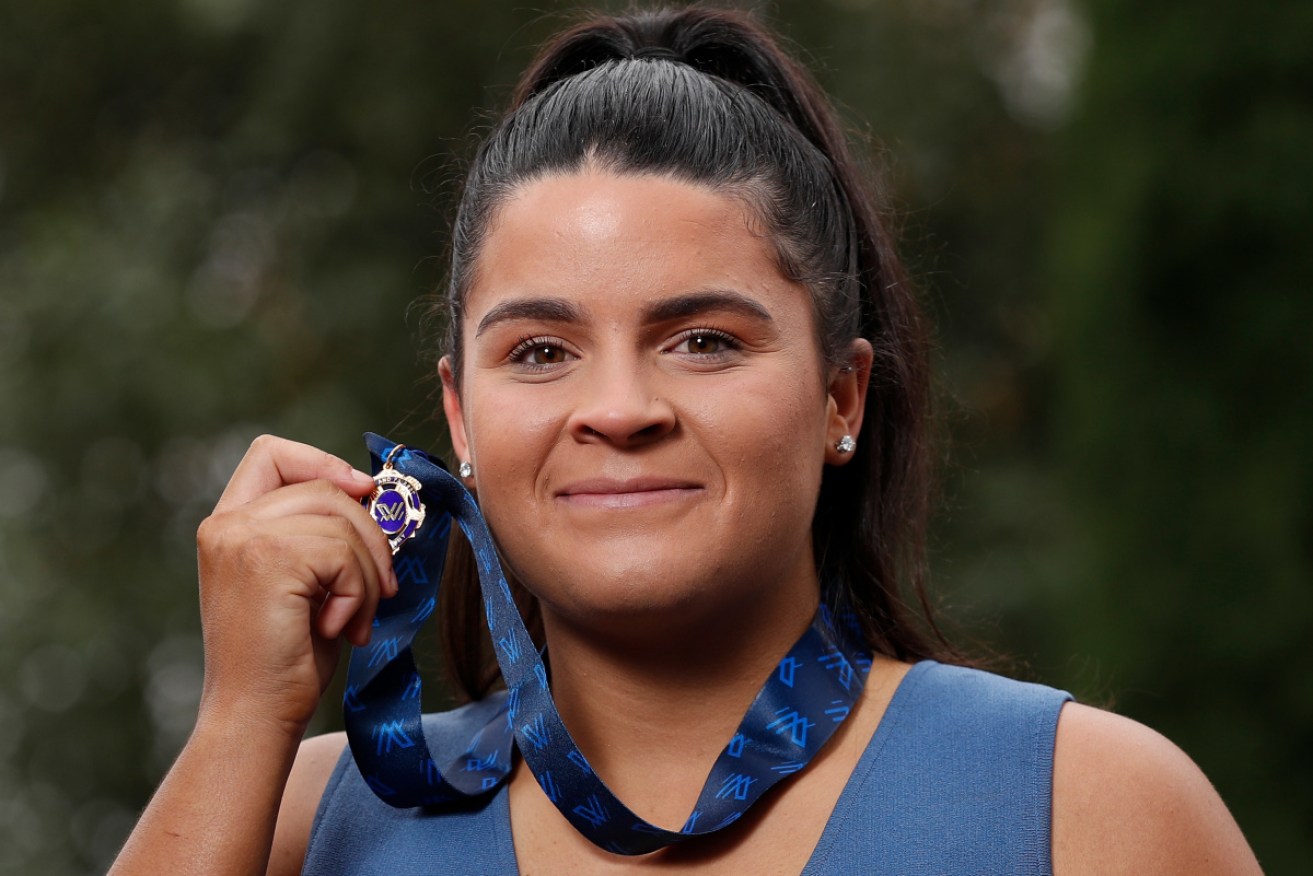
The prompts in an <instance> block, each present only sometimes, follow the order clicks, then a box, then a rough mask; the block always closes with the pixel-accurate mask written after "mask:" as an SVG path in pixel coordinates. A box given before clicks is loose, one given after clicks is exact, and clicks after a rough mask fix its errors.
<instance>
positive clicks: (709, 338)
mask: <svg viewBox="0 0 1313 876" xmlns="http://www.w3.org/2000/svg"><path fill="white" fill-rule="evenodd" d="M724 346H725V341H724V339H722V338H718V337H716V336H715V335H692V336H691V337H689V339H688V351H689V352H690V353H699V354H702V355H706V354H708V353H719V352H720V351H721V350H722V349H723V348H724Z"/></svg>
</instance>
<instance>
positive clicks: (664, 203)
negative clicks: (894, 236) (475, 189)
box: [442, 171, 870, 625]
mask: <svg viewBox="0 0 1313 876" xmlns="http://www.w3.org/2000/svg"><path fill="white" fill-rule="evenodd" d="M751 220H752V217H751V216H750V214H749V213H748V211H747V210H746V209H745V208H744V206H743V205H742V203H741V201H739V200H737V199H735V198H731V197H728V196H725V195H722V194H718V193H715V192H712V191H710V190H709V189H706V188H702V187H698V186H694V185H690V184H687V183H683V182H679V181H676V180H673V179H671V178H668V177H662V176H636V175H619V176H617V175H612V174H608V173H604V172H601V171H586V172H583V173H579V174H572V175H566V176H551V177H546V178H544V179H541V180H538V181H536V182H533V183H530V184H528V185H527V186H525V187H524V188H522V189H520V190H519V191H518V192H517V193H516V194H515V195H514V196H513V197H512V199H511V200H510V201H508V202H507V203H506V204H505V205H504V206H503V207H502V208H501V210H500V211H499V212H498V215H497V217H496V219H495V220H494V222H493V225H492V227H491V228H490V230H489V233H488V235H487V237H486V240H485V243H484V245H483V250H482V252H481V253H480V254H479V262H478V268H477V271H476V279H475V281H474V285H473V287H472V288H471V289H470V291H469V295H468V298H467V300H466V302H465V309H464V313H465V317H464V325H463V326H461V327H460V331H461V332H462V343H463V349H464V359H463V362H462V364H461V370H460V386H459V388H458V387H457V386H455V384H454V382H453V380H454V379H453V377H452V371H451V368H450V363H449V362H446V361H444V363H443V368H442V371H443V381H444V407H445V409H446V412H447V416H448V422H449V425H450V427H451V432H452V440H453V444H454V447H455V450H456V454H457V456H458V457H459V458H460V459H462V460H469V461H470V462H472V463H473V466H474V475H473V485H474V486H475V488H476V489H477V492H478V496H479V501H480V505H481V506H482V508H483V511H484V514H485V515H486V516H487V519H488V522H489V525H490V526H491V528H492V531H493V532H494V533H495V535H496V537H497V541H498V543H499V545H500V546H501V548H502V550H503V552H504V554H505V556H506V557H507V559H508V560H509V562H510V564H511V565H512V567H513V569H514V571H515V573H516V575H517V577H519V578H520V580H522V581H523V582H524V583H525V585H526V586H528V587H529V589H530V590H532V591H533V592H534V593H535V594H536V595H537V596H538V597H539V599H540V600H541V602H542V604H543V610H544V614H545V617H546V618H547V619H548V621H549V624H550V622H551V620H552V617H553V616H556V617H558V618H564V619H570V620H572V621H574V622H577V623H581V624H585V625H586V624H590V623H591V624H595V623H599V622H606V623H608V624H609V623H613V622H616V621H619V620H622V619H623V618H626V617H628V618H630V619H633V620H638V621H640V622H641V621H644V620H652V619H654V618H656V617H658V616H661V617H666V618H667V619H669V618H670V617H673V616H676V615H673V614H672V612H678V613H679V614H678V615H677V616H679V617H683V618H688V619H695V618H699V617H703V618H714V617H724V616H725V615H724V612H726V611H738V612H740V615H739V616H740V617H742V616H744V613H751V612H754V611H763V612H764V611H770V612H779V611H784V612H788V613H790V614H795V615H796V614H798V613H803V614H804V615H808V616H809V614H810V612H811V611H813V610H814V608H815V604H816V599H817V583H816V574H815V570H814V565H813V559H812V553H811V520H812V515H813V511H814V509H815V504H816V498H817V494H818V492H819V488H820V482H821V472H822V468H823V466H824V465H825V464H826V463H827V462H829V463H832V464H839V463H842V462H843V461H845V459H846V457H845V456H844V455H842V454H840V453H838V451H836V450H835V447H834V445H835V443H836V442H837V441H838V440H839V438H840V437H842V436H843V435H845V434H852V435H857V432H858V427H859V426H860V420H861V409H862V400H863V397H864V393H865V379H866V377H865V375H866V373H867V370H868V368H867V366H869V361H870V348H869V345H866V343H865V342H864V341H857V342H855V346H854V353H855V358H854V362H855V364H856V365H857V366H858V367H857V368H855V369H854V370H853V371H844V372H840V371H838V370H837V369H830V368H827V366H826V365H825V364H824V362H823V361H822V357H821V354H820V350H819V346H818V342H817V340H816V330H815V326H814V320H813V316H812V312H811V305H810V301H809V297H808V292H807V290H806V288H805V287H803V286H802V285H800V284H798V283H795V282H792V281H790V280H788V279H787V278H785V277H784V276H783V275H782V274H781V273H780V271H779V268H778V266H777V262H776V259H775V255H774V252H773V251H772V249H771V246H770V242H769V241H768V240H767V239H765V238H764V237H763V236H762V235H761V234H760V233H759V232H757V231H756V230H755V229H754V226H753V223H752V221H751Z"/></svg>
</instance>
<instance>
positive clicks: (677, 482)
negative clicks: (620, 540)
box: [556, 477, 702, 509]
mask: <svg viewBox="0 0 1313 876" xmlns="http://www.w3.org/2000/svg"><path fill="white" fill-rule="evenodd" d="M701 491H702V485H701V484H699V483H696V482H694V481H690V480H686V479H683V478H666V477H638V478H628V479H625V480H616V479H613V478H590V479H587V480H581V481H575V482H573V483H571V484H568V485H566V486H565V487H563V488H561V489H560V490H557V491H556V498H557V499H558V500H560V501H562V502H564V503H566V504H567V505H571V506H576V507H580V508H589V507H591V508H609V509H623V508H642V507H647V506H651V505H660V504H664V503H668V502H678V501H682V500H684V499H688V498H691V497H693V496H695V495H697V494H698V493H700V492H701Z"/></svg>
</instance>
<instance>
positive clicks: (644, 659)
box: [544, 580, 818, 829]
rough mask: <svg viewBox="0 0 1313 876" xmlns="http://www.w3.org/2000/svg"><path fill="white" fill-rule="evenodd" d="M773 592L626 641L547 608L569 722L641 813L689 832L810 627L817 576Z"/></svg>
mask: <svg viewBox="0 0 1313 876" xmlns="http://www.w3.org/2000/svg"><path fill="white" fill-rule="evenodd" d="M774 592H775V593H776V594H777V595H776V596H775V597H774V598H770V599H762V598H758V599H756V600H753V603H752V605H750V606H741V607H740V609H739V610H736V611H735V612H734V613H732V614H726V613H725V612H723V611H721V612H716V613H715V619H712V620H707V621H702V622H690V621H689V620H687V619H686V618H680V619H678V620H675V619H672V618H653V619H648V620H646V621H644V622H642V623H638V624H632V625H630V626H631V627H634V628H637V629H629V630H627V631H626V634H623V635H614V634H613V635H609V636H608V635H599V633H598V631H597V629H595V628H593V629H586V628H583V627H581V626H579V625H578V624H575V623H572V622H570V621H569V620H567V619H565V618H562V617H559V616H556V615H554V614H553V613H552V612H550V610H544V622H545V627H546V632H547V640H548V647H549V654H550V656H551V673H552V693H553V697H554V698H555V700H556V704H557V708H558V709H559V710H560V713H561V717H562V719H563V720H564V721H565V723H566V726H567V727H568V728H569V730H570V734H571V736H573V737H574V740H575V742H576V743H577V744H578V745H579V747H580V749H581V750H582V751H583V752H584V754H585V756H586V757H587V758H588V759H589V762H590V763H591V764H592V766H593V767H594V769H596V770H597V772H598V775H600V776H601V777H602V778H603V779H604V780H605V781H606V782H607V784H608V785H610V787H611V788H612V790H614V791H615V792H616V794H617V795H618V796H619V797H620V798H621V799H622V800H623V801H625V803H626V804H627V805H629V806H630V807H631V808H632V809H633V810H634V811H635V812H636V813H637V814H638V815H640V816H643V817H645V818H647V820H649V821H651V822H653V823H655V824H660V825H662V826H665V827H668V828H672V829H678V828H679V827H680V826H681V825H682V822H683V819H684V818H685V817H686V816H687V815H688V813H689V811H690V810H691V809H692V807H693V804H694V802H695V801H696V799H697V796H698V794H699V793H700V791H701V789H702V785H703V782H704V781H705V779H706V776H707V772H708V771H709V770H710V768H711V765H712V763H713V762H714V761H715V759H716V757H717V756H718V755H719V754H720V752H721V750H722V749H723V748H724V747H725V745H726V744H727V743H728V742H729V740H730V738H731V737H732V736H733V734H734V732H735V730H736V729H737V727H738V725H739V723H740V721H741V720H742V719H743V715H744V713H745V712H746V711H747V710H748V707H749V706H750V705H751V704H752V701H753V699H754V698H755V697H756V695H757V693H758V691H759V690H760V689H761V686H762V684H763V683H764V682H765V680H766V679H767V678H768V677H769V675H770V673H771V672H772V671H773V670H774V668H775V667H776V666H777V665H778V663H779V661H780V660H781V659H782V658H783V657H784V656H785V655H786V654H787V653H788V651H789V649H790V648H791V647H792V646H793V644H794V643H795V642H796V641H797V639H798V638H799V637H800V636H801V635H802V634H803V632H804V631H805V630H806V629H807V627H808V626H809V625H810V624H811V621H812V618H813V617H814V615H815V612H816V607H817V598H818V597H817V587H816V586H815V582H814V580H813V581H812V582H811V585H810V586H808V587H806V588H801V587H797V588H787V587H781V588H779V589H777V590H775V591H774ZM724 617H733V618H734V621H733V622H732V623H727V622H725V621H724V620H723V618H724ZM638 629H646V630H649V631H652V630H654V631H657V634H656V635H647V636H644V635H640V634H639V633H638V631H637V630H638Z"/></svg>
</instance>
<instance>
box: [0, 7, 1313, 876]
mask: <svg viewBox="0 0 1313 876" xmlns="http://www.w3.org/2000/svg"><path fill="white" fill-rule="evenodd" d="M568 9H569V4H565V3H556V4H547V5H546V7H545V9H539V10H529V9H525V8H524V7H522V6H517V5H516V4H513V3H508V2H502V0H485V2H481V3H474V2H460V3H456V2H452V3H442V4H438V3H427V4H419V3H401V2H395V0H391V2H387V0H385V2H379V3H373V4H360V3H353V2H347V0H319V2H316V3H308V2H303V3H293V2H288V3H264V4H259V3H255V2H254V0H176V2H165V0H143V2H139V3H133V4H114V5H112V6H111V5H109V4H98V3H92V2H77V0H48V2H43V3H40V4H20V3H18V2H16V0H0V666H2V667H3V668H4V670H5V671H4V672H3V674H0V789H2V790H0V837H4V839H5V841H4V842H0V871H4V872H22V873H48V874H65V873H81V872H94V871H96V870H97V869H103V867H104V866H105V864H106V863H107V862H108V860H109V859H110V858H111V857H112V855H113V854H114V852H115V850H116V848H117V845H118V843H119V842H120V841H121V840H122V837H123V836H124V835H125V833H126V831H127V830H128V829H129V828H130V826H131V824H132V822H133V820H134V816H135V812H136V811H137V809H138V808H139V807H140V806H141V805H143V803H144V802H145V800H146V798H147V796H148V795H149V793H150V790H151V788H152V787H153V785H154V783H155V782H156V781H157V780H158V778H159V776H160V775H161V773H162V771H163V770H164V769H165V768H166V767H167V765H168V763H169V762H170V760H171V758H172V757H173V755H174V754H175V753H176V751H177V750H178V748H179V747H180V746H181V744H182V742H183V740H184V739H185V737H186V734H187V732H188V730H189V729H190V725H191V721H192V718H193V716H194V708H195V703H196V698H197V695H198V690H199V684H200V679H201V672H202V667H201V649H200V640H199V625H198V621H197V616H196V606H195V585H194V581H195V572H194V546H193V545H194V541H193V538H194V532H195V527H196V524H197V523H198V522H199V520H200V519H201V518H202V517H203V516H204V514H205V513H206V512H207V510H208V509H209V507H210V506H211V505H212V504H213V502H214V500H215V498H216V497H217V495H218V493H219V491H220V489H221V488H222V485H223V484H224V482H225V481H226V479H227V476H228V474H229V473H230V471H231V470H232V467H233V466H234V465H235V463H236V461H237V459H238V458H239V457H240V455H241V453H242V452H243V451H244V449H245V447H246V445H247V443H248V442H249V441H250V439H251V438H253V437H254V436H255V435H256V434H258V433H260V432H263V431H271V432H275V433H279V434H282V435H286V436H289V437H292V438H296V439H299V440H303V441H308V442H311V443H314V444H317V445H319V446H322V447H325V448H326V449H329V450H331V451H333V452H335V453H338V454H340V455H343V456H345V457H347V458H350V459H357V460H360V459H361V458H362V455H363V450H362V448H361V446H360V443H359V435H360V433H361V432H363V431H364V430H366V429H375V430H380V431H385V432H387V433H389V434H392V435H395V436H396V437H398V438H400V439H402V440H405V441H407V442H408V443H412V444H416V445H423V446H429V447H433V448H437V449H440V448H441V447H442V444H443V442H444V440H445V439H444V438H443V437H442V430H441V428H440V427H439V425H438V423H437V422H436V420H434V418H433V417H432V414H433V411H434V409H435V404H434V400H433V398H432V395H431V393H432V389H433V382H432V378H431V369H432V354H433V346H432V345H433V338H432V330H431V327H430V326H427V325H426V324H425V320H424V319H423V312H424V304H423V303H422V298H423V296H425V295H426V294H428V293H429V292H431V291H432V290H433V289H434V288H436V287H437V286H439V285H440V284H441V281H442V276H443V265H442V261H443V254H444V243H443V230H444V228H445V223H446V212H447V209H448V207H449V206H450V202H451V197H452V193H453V188H454V182H455V180H457V179H458V178H459V175H460V160H461V158H462V157H463V156H466V155H468V153H469V151H470V148H471V144H472V142H473V140H474V138H475V137H477V134H478V131H479V130H480V128H481V127H482V126H484V125H486V124H487V120H488V118H489V115H488V111H490V110H495V109H496V108H497V107H498V106H500V105H501V104H502V102H503V101H504V99H505V97H506V94H507V90H508V88H509V86H510V84H511V83H512V82H513V81H514V77H515V75H516V73H517V72H518V70H519V69H520V67H521V66H522V64H523V63H524V61H525V60H526V58H527V57H528V53H529V52H530V51H531V49H532V47H533V46H534V45H535V44H536V43H537V42H538V41H539V40H540V39H541V38H542V37H543V36H544V35H546V34H548V33H550V32H551V31H552V30H554V29H555V28H556V27H557V26H558V25H559V24H560V21H561V19H560V13H562V12H563V11H567V10H568ZM765 11H766V14H767V16H768V18H769V19H770V20H772V21H774V22H775V23H776V24H778V25H779V26H780V27H781V28H782V29H783V30H784V31H785V33H786V34H788V35H789V36H790V37H792V38H793V39H794V40H796V42H797V43H798V44H799V46H800V47H801V48H802V49H803V51H804V53H805V54H806V55H807V56H808V57H809V58H810V59H811V60H812V62H813V63H814V65H815V66H816V68H817V69H818V71H819V73H820V76H821V79H822V81H823V82H824V84H825V85H826V86H827V87H828V88H830V89H831V91H832V92H833V93H834V94H835V95H836V96H837V98H838V99H839V100H840V102H841V103H842V105H843V107H844V109H845V113H846V114H847V115H848V117H849V118H850V120H851V121H852V122H853V123H854V125H856V126H858V127H859V128H861V129H863V130H867V131H869V132H870V133H871V134H873V135H874V136H875V137H876V138H878V141H879V142H881V143H883V144H884V145H883V148H882V149H880V150H878V152H877V150H876V149H875V147H874V146H873V147H872V150H871V151H872V153H873V155H874V157H875V158H876V160H877V161H880V162H884V163H887V164H888V166H889V167H890V170H891V172H890V174H889V183H890V186H889V189H890V197H891V200H892V202H893V204H894V206H895V208H896V209H898V210H900V211H902V213H903V217H904V218H903V225H904V237H905V240H906V251H907V254H908V256H909V258H910V259H911V260H912V262H913V264H914V266H915V267H916V270H917V274H918V276H919V277H920V278H921V279H922V282H923V284H924V285H925V288H926V291H927V298H928V301H929V302H930V304H931V306H932V309H933V310H934V311H935V312H936V315H937V317H938V319H939V321H940V325H941V330H940V334H941V343H940V353H939V360H940V362H939V364H940V366H941V373H942V375H943V384H944V397H945V403H944V406H943V408H944V414H945V422H946V424H947V426H948V429H947V432H948V434H949V435H950V436H951V438H952V444H953V447H952V451H951V454H950V460H951V461H950V466H949V468H948V474H947V477H946V481H945V490H944V498H943V501H942V502H941V507H942V513H941V515H940V521H939V527H938V537H937V541H936V547H935V558H934V559H935V565H936V573H937V580H938V586H939V588H940V591H941V593H942V595H943V598H944V602H945V605H946V608H947V610H948V612H949V614H950V616H951V617H952V618H953V619H955V620H956V621H957V622H958V623H959V624H960V625H961V626H962V627H964V628H965V629H966V630H968V631H969V632H970V633H971V634H973V635H975V636H977V637H979V638H981V639H983V640H985V641H986V642H988V643H991V644H992V645H993V646H994V647H996V648H998V649H999V650H1000V651H1002V652H1003V653H1006V654H1010V655H1014V656H1015V657H1017V658H1018V659H1019V660H1020V661H1023V662H1024V665H1026V666H1028V668H1022V669H1020V670H1018V671H1019V672H1021V673H1022V674H1024V675H1028V676H1029V677H1033V678H1037V679H1039V680H1042V681H1045V682H1048V683H1050V684H1055V685H1059V686H1065V687H1069V688H1070V689H1072V690H1074V691H1076V692H1077V693H1079V694H1081V695H1083V696H1085V697H1086V698H1089V699H1093V700H1094V701H1096V702H1110V703H1111V704H1113V705H1114V706H1115V707H1116V708H1118V709H1119V710H1120V711H1123V712H1124V713H1126V714H1129V715H1131V716H1133V717H1136V718H1138V719H1140V720H1143V721H1145V722H1146V723H1148V724H1150V725H1151V726H1154V727H1157V728H1158V729H1160V730H1162V731H1163V732H1165V733H1166V734H1167V735H1168V736H1170V737H1171V738H1173V739H1174V740H1176V741H1177V742H1178V743H1179V744H1181V745H1182V746H1183V747H1184V748H1185V749H1186V751H1187V752H1188V753H1189V754H1190V755H1191V756H1193V757H1194V758H1195V759H1196V760H1197V761H1198V762H1199V763H1200V764H1201V765H1202V766H1203V767H1204V769H1205V771H1206V772H1208V774H1209V775H1210V776H1211V777H1212V778H1213V779H1214V781H1215V782H1216V783H1217V784H1218V786H1219V789H1220V790H1221V791H1222V793H1223V795H1224V797H1225V798H1226V799H1227V800H1228V802H1229V803H1230V804H1231V806H1232V808H1233V810H1234V811H1235V814H1236V816H1237V818H1238V819H1239V821H1240V823H1241V826H1242V827H1243V828H1244V829H1245V831H1246V833H1247V834H1248V836H1249V837H1250V839H1251V841H1252V842H1253V844H1254V846H1255V849H1256V851H1257V852H1258V853H1259V856H1260V858H1261V859H1262V861H1263V863H1264V865H1265V867H1266V868H1267V869H1268V870H1269V872H1274V873H1275V872H1293V871H1294V868H1295V867H1296V866H1297V864H1296V863H1295V862H1297V861H1300V860H1306V859H1307V858H1308V857H1309V856H1310V854H1311V853H1313V839H1310V835H1309V832H1308V826H1309V825H1310V824H1313V802H1311V801H1310V799H1309V794H1308V793H1307V788H1308V787H1309V784H1310V779H1313V766H1311V765H1310V763H1309V760H1308V758H1307V756H1306V754H1305V752H1306V751H1307V750H1308V749H1309V743H1310V741H1313V740H1310V738H1309V737H1310V728H1313V686H1310V685H1309V684H1308V683H1307V681H1306V679H1307V677H1308V676H1309V674H1310V673H1309V670H1310V668H1313V667H1310V660H1311V659H1313V658H1310V657H1309V655H1308V652H1307V650H1306V648H1305V644H1306V642H1307V641H1308V639H1309V634H1308V631H1309V630H1310V628H1313V623H1311V621H1313V595H1311V594H1310V590H1309V587H1308V581H1309V578H1310V571H1313V568H1311V567H1313V549H1311V547H1310V546H1311V545H1313V539H1311V536H1313V531H1311V530H1313V527H1311V526H1310V523H1311V521H1313V513H1311V512H1310V500H1311V499H1313V462H1311V461H1310V455H1309V453H1308V452H1307V449H1306V448H1307V447H1308V446H1309V445H1310V443H1311V442H1310V439H1313V415H1311V413H1310V410H1311V409H1310V405H1309V403H1308V399H1309V398H1310V396H1313V386H1311V385H1310V384H1311V383H1313V352H1311V351H1313V345H1311V344H1309V343H1308V341H1307V339H1306V338H1305V335H1306V334H1307V333H1308V331H1309V330H1310V328H1313V313H1311V312H1310V311H1311V309H1313V305H1311V304H1310V301H1311V300H1313V299H1310V296H1309V295H1308V294H1307V293H1306V292H1305V290H1304V288H1303V287H1304V284H1305V282H1306V278H1308V277H1310V276H1313V263H1311V262H1313V248H1311V247H1309V246H1308V245H1307V244H1306V243H1305V241H1304V240H1303V239H1302V238H1303V237H1304V236H1305V235H1307V234H1308V233H1309V232H1310V230H1313V214H1311V212H1310V211H1311V209H1313V208H1311V204H1313V163H1310V162H1309V161H1308V158H1307V156H1308V154H1310V147H1313V110H1311V109H1310V101H1309V97H1308V96H1309V95H1310V94H1313V54H1310V53H1309V51H1308V49H1307V47H1308V46H1309V45H1313V7H1309V6H1308V5H1307V4H1303V5H1300V4H1294V3H1288V4H1269V5H1266V6H1258V5H1254V4H1248V5H1239V4H1228V3H1216V2H1205V3H1202V4H1200V3H1193V4H1186V3H1183V2H1180V0H1163V2H1159V3H1156V4H1152V5H1149V6H1145V5H1144V4H1135V3H1131V2H1128V0H1088V2H1087V3H1085V4H1078V3H1077V0H995V2H992V3H981V2H976V0H919V2H917V0H829V2H826V3H817V2H803V0H793V2H778V3H775V4H771V5H770V6H769V7H767V8H766V10H765ZM417 301H421V303H419V304H416V303H415V302H417ZM334 711H335V710H334V708H333V707H332V705H331V704H329V705H327V706H326V707H325V708H324V709H322V710H321V712H322V720H321V721H320V722H319V729H328V728H330V727H332V726H333V725H334V722H335V721H336V718H335V716H334Z"/></svg>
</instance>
